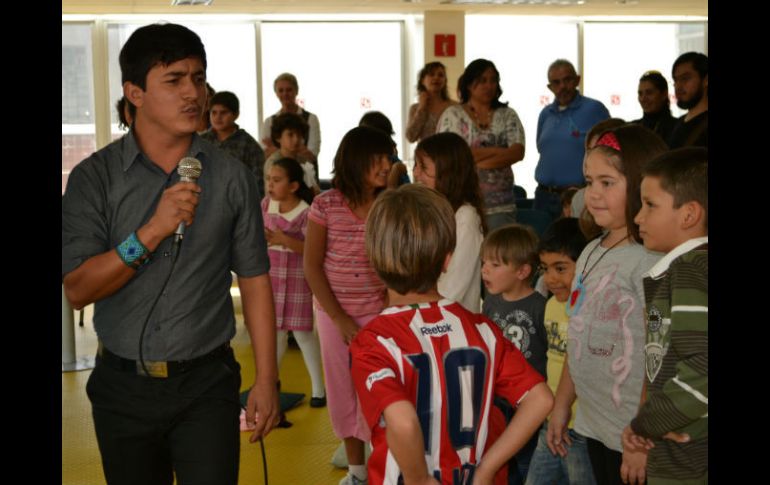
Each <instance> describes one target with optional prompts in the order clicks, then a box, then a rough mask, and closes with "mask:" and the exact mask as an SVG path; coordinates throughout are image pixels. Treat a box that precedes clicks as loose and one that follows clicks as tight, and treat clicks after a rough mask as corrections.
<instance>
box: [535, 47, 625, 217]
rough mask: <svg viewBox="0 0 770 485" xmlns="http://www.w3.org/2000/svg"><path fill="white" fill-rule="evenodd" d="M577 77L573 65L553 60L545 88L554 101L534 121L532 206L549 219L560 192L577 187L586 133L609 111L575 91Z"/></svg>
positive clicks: (559, 208)
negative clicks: (547, 214)
mask: <svg viewBox="0 0 770 485" xmlns="http://www.w3.org/2000/svg"><path fill="white" fill-rule="evenodd" d="M579 84H580V76H579V75H578V74H577V72H576V71H575V66H573V65H572V63H571V62H569V61H567V60H565V59H557V60H555V61H554V62H553V63H551V65H550V66H549V67H548V89H550V90H551V92H552V93H553V94H554V97H555V99H554V102H553V103H551V104H549V105H548V106H546V107H545V108H543V111H541V112H540V117H539V118H538V120H537V151H538V152H540V160H538V162H537V167H536V168H535V180H537V184H538V185H537V189H535V202H534V204H533V208H534V209H539V210H543V211H546V212H548V213H549V214H550V215H551V218H552V219H556V218H558V217H559V216H560V215H561V213H562V205H561V194H562V192H564V191H565V190H567V189H569V188H570V187H581V186H583V184H584V182H585V180H584V179H583V156H584V155H585V149H584V146H585V137H586V133H588V131H589V130H590V129H591V127H593V126H594V125H595V124H596V123H598V122H599V121H602V120H605V119H607V118H609V117H610V112H609V111H608V110H607V108H605V107H604V105H603V104H602V103H601V102H600V101H597V100H595V99H592V98H587V97H585V96H583V95H582V94H580V93H579V92H578V90H577V87H578V85H579Z"/></svg>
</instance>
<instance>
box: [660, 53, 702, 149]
mask: <svg viewBox="0 0 770 485" xmlns="http://www.w3.org/2000/svg"><path fill="white" fill-rule="evenodd" d="M671 75H672V77H673V78H674V90H675V93H676V105H677V106H679V107H680V108H682V109H686V110H689V111H688V112H687V114H685V115H683V116H682V117H681V118H679V120H678V121H677V123H676V125H675V126H674V131H673V132H672V133H671V138H669V139H668V140H667V141H668V146H669V148H671V149H672V150H673V149H674V148H681V147H687V146H702V147H706V148H708V121H709V120H708V116H709V111H708V109H709V93H708V86H709V58H708V57H706V56H705V55H703V54H701V53H699V52H686V53H684V54H682V55H681V56H679V57H678V58H677V60H676V61H674V67H673V68H672V74H671Z"/></svg>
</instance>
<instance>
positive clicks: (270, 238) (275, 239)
mask: <svg viewBox="0 0 770 485" xmlns="http://www.w3.org/2000/svg"><path fill="white" fill-rule="evenodd" d="M285 237H286V234H284V232H283V231H282V230H280V229H278V228H276V229H275V230H273V231H271V230H270V229H265V239H267V245H268V246H278V245H284V244H283V241H284V238H285Z"/></svg>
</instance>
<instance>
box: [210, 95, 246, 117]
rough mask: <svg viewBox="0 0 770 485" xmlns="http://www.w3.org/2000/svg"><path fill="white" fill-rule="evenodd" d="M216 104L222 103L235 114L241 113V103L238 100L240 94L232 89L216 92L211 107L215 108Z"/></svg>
mask: <svg viewBox="0 0 770 485" xmlns="http://www.w3.org/2000/svg"><path fill="white" fill-rule="evenodd" d="M215 104H219V105H222V106H224V107H225V108H227V109H229V110H230V111H232V112H233V113H235V114H238V113H240V107H241V103H240V102H239V101H238V96H236V95H235V93H231V92H230V91H219V92H218V93H215V94H214V96H212V97H211V100H210V101H209V109H211V108H213V107H214V105H215Z"/></svg>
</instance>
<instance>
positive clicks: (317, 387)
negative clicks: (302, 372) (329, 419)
mask: <svg viewBox="0 0 770 485" xmlns="http://www.w3.org/2000/svg"><path fill="white" fill-rule="evenodd" d="M292 333H293V334H294V340H296V341H297V344H298V345H299V349H300V350H301V351H302V358H303V359H304V360H305V367H306V368H307V372H308V374H310V382H311V385H312V387H313V394H312V397H324V396H326V391H324V381H323V375H322V370H321V347H320V345H319V343H318V335H316V334H315V333H314V332H312V331H310V332H302V331H297V330H294V331H292ZM275 336H276V344H277V345H276V349H275V353H276V356H277V357H278V367H279V368H280V367H281V359H283V354H284V353H286V348H287V347H288V344H289V332H288V331H286V330H277V331H276V333H275Z"/></svg>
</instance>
